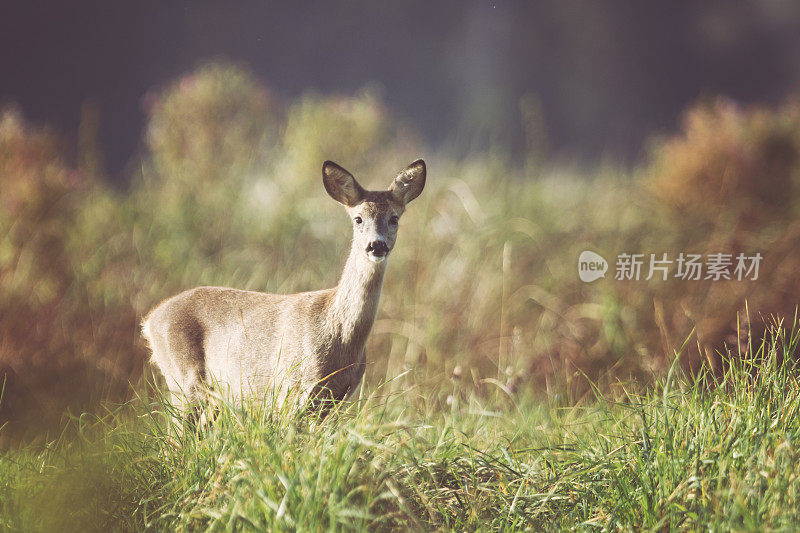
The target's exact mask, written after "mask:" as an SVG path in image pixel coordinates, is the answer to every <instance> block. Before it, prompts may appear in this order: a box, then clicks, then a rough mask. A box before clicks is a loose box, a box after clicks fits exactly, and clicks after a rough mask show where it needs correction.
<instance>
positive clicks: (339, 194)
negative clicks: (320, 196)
mask: <svg viewBox="0 0 800 533" xmlns="http://www.w3.org/2000/svg"><path fill="white" fill-rule="evenodd" d="M322 183H323V185H325V190H326V191H328V194H330V195H331V198H333V199H334V200H336V201H337V202H339V203H341V204H344V205H346V206H348V207H353V206H354V205H356V204H357V203H358V202H360V201H361V200H362V199H363V198H364V189H363V188H362V187H361V185H359V184H358V182H357V181H356V179H355V178H354V177H353V175H352V174H350V173H349V172H348V171H346V170H345V169H343V168H342V167H340V166H339V165H337V164H336V163H334V162H333V161H325V163H323V164H322Z"/></svg>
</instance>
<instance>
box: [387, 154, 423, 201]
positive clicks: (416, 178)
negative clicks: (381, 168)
mask: <svg viewBox="0 0 800 533" xmlns="http://www.w3.org/2000/svg"><path fill="white" fill-rule="evenodd" d="M424 187H425V161H423V160H422V159H417V160H416V161H414V162H413V163H411V164H410V165H408V166H407V167H406V168H404V169H403V170H402V171H401V172H400V174H398V175H397V177H396V178H395V179H394V180H393V181H392V184H391V185H389V191H390V192H391V193H392V195H393V196H394V197H395V198H397V200H398V201H400V202H401V203H402V204H403V205H406V204H407V203H408V202H410V201H411V200H413V199H414V198H416V197H417V196H419V194H420V193H421V192H422V189H423V188H424Z"/></svg>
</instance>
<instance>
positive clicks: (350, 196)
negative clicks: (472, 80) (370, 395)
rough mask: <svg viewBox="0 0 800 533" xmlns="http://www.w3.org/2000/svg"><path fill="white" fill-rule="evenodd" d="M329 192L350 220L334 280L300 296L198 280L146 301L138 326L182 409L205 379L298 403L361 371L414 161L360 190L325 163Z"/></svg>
mask: <svg viewBox="0 0 800 533" xmlns="http://www.w3.org/2000/svg"><path fill="white" fill-rule="evenodd" d="M323 179H324V184H325V187H326V189H327V190H328V193H329V194H330V195H331V196H333V197H334V199H336V200H337V201H340V202H341V203H343V204H344V205H345V206H346V208H347V210H348V212H349V213H350V215H351V216H352V217H353V220H354V237H353V243H352V247H351V250H350V254H349V256H348V258H347V262H346V263H345V267H344V271H343V273H342V276H341V279H340V281H339V284H338V285H337V286H336V287H334V288H332V289H326V290H320V291H312V292H303V293H299V294H288V295H278V294H266V293H260V292H252V291H242V290H237V289H230V288H224V287H198V288H195V289H191V290H188V291H185V292H182V293H180V294H178V295H177V296H174V297H172V298H170V299H168V300H166V301H164V302H163V303H161V304H160V305H158V306H157V307H156V308H155V309H153V310H152V311H151V312H150V314H149V315H148V316H147V318H146V319H145V320H144V322H143V324H142V331H143V333H144V336H145V337H146V338H147V340H148V341H149V343H150V346H151V348H152V350H153V359H152V360H153V362H154V363H155V364H156V365H157V366H158V368H159V369H160V370H161V372H162V374H163V375H164V377H165V378H166V380H167V385H168V387H169V389H170V392H171V394H172V398H173V403H175V404H176V405H178V406H181V407H184V406H186V405H187V404H191V403H192V402H195V401H197V400H199V399H200V397H201V396H202V394H203V393H204V391H205V389H206V388H207V387H217V388H221V389H223V390H222V391H221V392H223V393H226V394H229V395H230V396H231V397H233V398H234V399H240V398H244V397H256V398H266V397H271V398H273V399H274V400H277V402H278V403H282V402H283V401H284V400H285V399H286V398H287V396H288V394H289V393H290V392H297V393H298V394H299V395H300V396H299V397H300V401H301V402H303V401H304V400H305V399H307V398H309V397H315V396H320V395H322V394H323V392H324V394H325V396H326V397H328V398H330V399H334V400H340V399H342V398H344V397H346V396H347V395H348V394H349V393H350V392H352V391H353V390H354V389H355V388H356V386H357V385H358V383H359V382H360V380H361V377H362V376H363V374H364V367H365V363H366V356H365V350H364V347H365V344H366V341H367V337H368V336H369V332H370V329H371V328H372V324H373V322H374V320H375V315H376V314H377V310H378V302H379V300H380V294H381V287H382V285H383V276H384V272H385V269H386V261H385V258H386V257H387V256H388V254H389V252H390V251H391V249H392V247H393V246H394V241H395V238H396V231H397V229H396V227H397V219H398V218H399V216H400V215H401V214H402V212H403V210H404V209H405V205H406V204H407V203H408V202H409V201H411V200H412V199H413V198H415V197H416V196H417V195H418V194H419V193H420V192H421V191H422V187H423V186H424V183H425V166H424V163H422V162H421V161H417V162H415V163H412V165H410V166H409V167H407V168H406V169H405V170H404V171H403V172H401V174H400V175H399V176H398V177H397V178H396V179H395V181H394V182H393V183H392V186H391V187H390V189H389V190H388V191H381V192H374V191H365V190H364V189H362V188H361V187H360V185H358V183H357V182H356V181H355V179H354V178H353V177H352V176H351V175H350V174H349V173H347V172H346V171H345V170H344V169H341V167H338V166H336V165H334V164H332V163H329V162H326V164H325V166H324V167H323Z"/></svg>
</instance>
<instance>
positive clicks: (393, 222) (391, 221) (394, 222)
mask: <svg viewBox="0 0 800 533" xmlns="http://www.w3.org/2000/svg"><path fill="white" fill-rule="evenodd" d="M398 220H400V217H398V216H397V215H392V216H390V217H389V224H391V225H392V226H396V225H397V221H398Z"/></svg>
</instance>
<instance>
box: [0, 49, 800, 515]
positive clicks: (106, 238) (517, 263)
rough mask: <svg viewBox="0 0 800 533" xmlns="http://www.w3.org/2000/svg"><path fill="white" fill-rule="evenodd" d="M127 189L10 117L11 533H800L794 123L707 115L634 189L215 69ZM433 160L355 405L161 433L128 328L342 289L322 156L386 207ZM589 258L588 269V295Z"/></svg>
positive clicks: (651, 164)
mask: <svg viewBox="0 0 800 533" xmlns="http://www.w3.org/2000/svg"><path fill="white" fill-rule="evenodd" d="M145 107H146V113H147V126H146V130H145V131H144V132H143V146H142V150H141V153H140V155H139V156H138V158H137V160H136V164H135V165H132V166H131V167H130V169H131V170H130V175H129V176H128V178H129V183H127V184H125V185H124V186H115V185H111V184H110V182H109V180H108V179H107V177H106V176H104V171H103V161H102V153H101V152H100V151H99V149H98V148H97V135H98V134H99V133H98V125H97V117H96V115H95V114H94V112H93V111H92V109H91V107H87V108H86V109H85V110H84V118H83V123H82V125H81V129H80V132H79V136H78V139H77V143H72V144H71V143H70V142H68V141H67V140H65V139H64V138H62V137H61V136H60V135H59V133H58V132H56V131H54V130H52V129H51V128H49V127H47V126H41V125H34V124H30V123H29V122H27V121H26V120H25V118H24V116H23V115H22V113H21V112H20V111H18V110H16V109H14V108H7V109H6V110H4V111H3V112H2V116H0V186H1V187H2V195H0V375H2V376H3V393H2V400H1V401H0V423H2V424H3V426H2V429H0V445H2V446H3V450H4V452H3V455H2V456H0V524H2V526H3V527H4V528H5V529H10V530H20V531H31V530H46V531H49V530H54V529H58V530H108V529H118V530H130V529H132V530H141V529H157V530H162V529H177V528H184V527H186V528H192V529H206V528H209V529H264V528H274V529H288V530H294V529H300V530H308V529H311V530H320V529H391V528H402V529H406V528H410V529H416V530H426V529H453V530H463V529H467V530H475V529H484V528H487V527H488V528H492V529H511V530H516V529H526V528H527V529H534V530H538V529H542V528H554V529H560V528H569V527H576V526H577V527H583V528H587V529H591V528H598V529H602V528H619V527H621V528H635V529H639V528H647V529H705V528H709V527H716V528H719V529H729V528H734V529H758V528H760V527H762V526H763V525H765V524H766V525H768V526H770V527H774V528H789V527H791V526H792V525H795V524H796V523H797V522H798V519H797V517H796V516H795V515H796V513H795V512H794V509H795V508H796V506H797V505H796V504H797V502H796V497H797V496H796V494H797V481H796V475H795V472H796V468H795V466H794V462H795V461H794V459H793V457H794V454H795V450H794V446H795V444H794V439H795V438H796V436H797V434H798V424H797V422H796V414H797V409H798V406H800V403H798V398H797V391H798V386H797V385H798V382H797V376H796V372H795V369H794V361H795V358H796V348H797V336H798V335H797V332H796V325H797V316H796V307H797V305H798V299H797V291H796V287H797V286H800V279H798V278H800V249H798V247H797V246H796V243H797V242H798V240H797V237H798V236H799V235H798V233H799V232H800V224H798V222H797V220H798V219H797V212H798V198H800V195H798V190H797V187H798V176H800V157H798V156H799V155H800V108H799V107H798V106H796V105H795V104H793V103H791V102H788V103H786V104H784V105H782V106H779V107H765V106H761V107H758V106H756V107H748V108H743V107H740V106H737V105H736V104H735V103H732V102H730V101H727V100H725V99H710V100H708V101H702V102H698V103H697V104H696V105H695V106H693V107H692V108H690V109H688V110H687V111H686V113H685V116H684V117H683V120H682V122H681V126H680V129H679V130H678V131H676V132H673V133H671V134H670V135H665V136H664V137H662V138H657V139H653V140H652V142H651V150H650V152H649V155H648V157H647V158H646V160H645V161H644V162H643V163H642V164H641V165H640V166H638V167H636V168H634V169H626V168H622V167H620V166H619V165H615V164H614V163H613V162H607V163H603V164H600V165H597V166H596V167H594V168H590V169H586V168H582V167H580V166H578V165H575V164H572V163H571V162H570V161H564V160H560V159H558V158H557V157H552V156H551V157H548V156H547V155H546V143H545V142H544V141H542V139H541V132H542V129H543V125H542V124H541V122H540V117H538V115H536V114H535V113H533V114H525V113H523V115H522V120H523V122H524V126H525V129H526V131H527V132H529V137H530V139H529V146H528V153H527V157H526V158H525V160H524V162H523V163H520V162H519V160H518V159H517V158H514V157H512V154H510V153H508V151H507V150H506V149H505V148H504V147H503V146H496V147H493V148H491V149H488V150H485V151H480V152H467V153H464V152H463V151H461V152H459V151H458V150H456V149H455V148H453V149H449V148H448V147H446V146H445V147H441V148H439V149H437V150H436V151H431V150H430V149H429V148H427V147H426V146H425V143H424V142H423V141H422V140H421V138H420V137H419V135H417V134H416V132H415V130H414V127H413V124H409V123H408V122H407V121H405V120H404V119H403V118H402V117H398V116H396V115H395V114H393V112H392V110H391V109H389V108H388V107H387V106H386V105H385V104H384V103H383V102H382V100H381V97H380V94H379V93H377V92H376V91H375V90H373V89H369V88H368V89H365V90H364V91H362V92H360V93H358V94H355V95H338V96H337V95H334V96H331V95H320V94H307V95H305V96H303V97H301V98H298V99H297V100H295V101H291V102H286V101H282V100H281V99H280V98H279V97H278V96H276V95H274V94H273V93H272V92H271V91H270V90H269V89H268V87H267V86H266V85H265V84H264V83H263V82H262V81H260V80H258V79H256V78H255V77H254V76H252V75H251V74H250V73H249V72H248V70H247V69H246V68H245V67H243V66H241V65H234V64H228V63H209V64H206V65H202V66H200V67H198V69H197V70H196V71H194V72H191V73H188V74H186V75H185V76H183V77H181V78H180V79H177V80H175V81H174V82H173V83H171V84H169V85H167V86H164V87H161V88H154V89H153V91H152V93H151V94H149V95H148V97H147V98H146V99H145ZM418 157H423V158H424V159H425V160H426V162H427V164H428V183H427V186H426V189H425V191H424V193H423V194H422V196H420V198H419V199H417V200H416V201H415V202H414V204H412V205H411V206H410V207H409V210H408V212H407V213H406V215H404V217H403V220H402V221H401V227H400V232H399V237H398V243H397V246H396V249H395V251H394V252H393V255H392V258H391V261H390V265H389V267H388V271H387V277H386V282H385V285H384V291H383V296H382V302H381V309H380V312H379V315H378V319H377V322H376V324H375V327H374V329H373V333H372V335H371V339H370V341H369V343H368V354H369V355H368V368H367V373H366V377H365V381H364V386H363V388H362V391H361V392H360V396H359V399H358V400H357V401H355V402H353V403H348V404H346V405H343V406H342V407H341V409H340V410H339V411H338V412H337V413H335V414H334V415H333V416H331V417H329V418H326V419H324V420H318V419H316V418H314V417H313V416H309V417H301V418H296V417H291V416H277V415H276V414H275V413H273V412H270V411H269V410H266V409H264V408H263V407H261V406H259V405H256V404H254V405H245V406H235V405H224V406H223V407H222V409H221V412H220V416H219V417H218V419H217V421H216V422H215V423H214V424H213V425H212V426H211V427H209V428H205V429H202V430H192V429H191V428H189V430H188V431H187V432H186V433H185V434H184V437H183V439H182V440H181V441H177V440H176V439H175V438H174V437H173V436H171V435H170V434H169V433H168V425H169V417H168V416H165V415H164V412H165V411H168V408H166V407H165V406H164V405H163V403H162V399H161V395H160V386H159V383H158V381H159V378H158V376H153V375H152V373H151V371H150V369H149V366H148V365H147V363H146V358H147V356H148V352H147V348H146V346H144V343H143V342H142V339H141V337H140V335H139V332H138V322H139V320H140V319H141V317H142V316H143V315H144V314H145V313H146V312H147V311H148V310H149V309H150V308H151V307H152V306H153V305H154V304H156V303H157V302H158V301H160V300H161V299H163V298H165V297H167V296H170V295H172V294H174V293H176V292H178V291H180V290H183V289H186V288H189V287H193V286H197V285H227V286H234V287H238V288H243V289H252V290H262V291H267V292H281V293H283V292H297V291H302V290H311V289H317V288H322V287H330V286H333V285H335V284H336V281H337V278H338V275H339V273H340V269H341V266H342V264H343V260H344V254H345V252H346V250H347V245H348V242H347V241H348V239H349V237H350V235H349V232H350V230H349V228H348V222H347V220H346V217H345V215H344V214H343V213H342V212H341V210H340V208H339V206H337V205H336V203H335V202H333V201H332V200H330V198H329V197H328V196H327V195H326V194H325V191H324V189H323V187H322V184H321V175H320V166H321V163H322V161H323V160H325V159H331V160H334V161H336V162H338V163H340V164H341V165H343V166H345V167H346V168H348V169H349V170H351V171H352V172H353V173H354V175H355V176H356V177H357V178H358V179H359V181H361V183H363V184H364V185H365V186H367V187H370V188H379V187H385V186H387V185H388V184H389V182H390V181H391V179H392V178H393V177H394V175H395V173H396V172H397V171H398V170H400V169H401V168H403V167H404V166H405V165H406V164H407V163H409V162H410V161H412V160H414V159H416V158H418ZM584 250H592V251H594V252H596V253H599V254H600V255H602V256H603V257H605V258H606V259H607V260H608V261H609V263H610V269H609V272H608V273H607V275H606V277H605V278H604V279H600V280H597V281H595V282H592V283H584V282H582V281H581V280H580V279H579V278H578V276H577V260H578V256H579V254H580V253H581V252H582V251H584ZM681 252H685V253H700V254H709V253H716V252H725V253H730V254H734V255H735V254H738V253H745V254H748V255H751V254H754V253H760V254H761V255H762V256H763V257H764V259H763V263H762V265H761V270H760V273H759V277H758V279H756V280H743V281H739V280H736V279H731V280H725V279H722V280H717V281H712V280H704V279H701V280H697V281H688V280H682V279H677V278H674V277H670V279H668V280H666V281H664V280H661V279H659V278H655V279H651V280H645V279H644V276H643V277H642V279H639V280H617V279H614V268H615V265H614V259H615V258H616V257H617V256H618V255H619V254H621V253H643V254H650V253H653V254H657V255H661V254H662V253H668V254H669V255H670V256H671V257H675V256H677V255H678V254H679V253H681Z"/></svg>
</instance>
